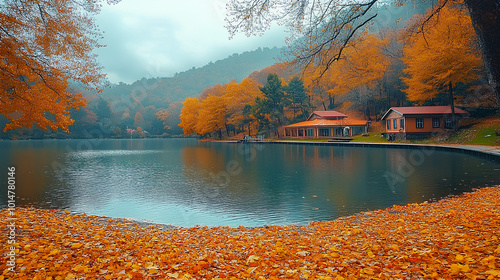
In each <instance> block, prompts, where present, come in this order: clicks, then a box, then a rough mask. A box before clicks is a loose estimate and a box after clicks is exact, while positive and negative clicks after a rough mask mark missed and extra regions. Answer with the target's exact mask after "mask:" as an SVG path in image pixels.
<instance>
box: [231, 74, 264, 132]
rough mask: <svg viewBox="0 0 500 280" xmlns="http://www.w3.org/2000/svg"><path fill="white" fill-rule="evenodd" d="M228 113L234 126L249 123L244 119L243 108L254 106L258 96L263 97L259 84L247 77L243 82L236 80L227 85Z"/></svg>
mask: <svg viewBox="0 0 500 280" xmlns="http://www.w3.org/2000/svg"><path fill="white" fill-rule="evenodd" d="M225 92H226V94H225V95H224V98H225V99H226V114H227V122H228V124H230V125H232V126H233V127H237V126H243V125H246V124H248V123H247V122H246V121H244V119H245V116H244V114H243V109H244V107H245V106H247V105H248V106H253V105H254V104H255V99H256V98H257V97H262V92H261V91H260V89H259V84H257V82H255V81H254V80H252V79H249V78H246V79H244V80H243V81H241V83H239V84H238V83H236V82H234V81H232V82H230V83H229V84H227V85H226V90H225Z"/></svg>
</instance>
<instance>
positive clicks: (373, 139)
mask: <svg viewBox="0 0 500 280" xmlns="http://www.w3.org/2000/svg"><path fill="white" fill-rule="evenodd" d="M351 142H370V143H387V142H389V140H387V138H384V137H382V135H381V134H380V133H373V132H372V133H369V134H368V136H361V135H360V136H354V138H353V140H352V141H351Z"/></svg>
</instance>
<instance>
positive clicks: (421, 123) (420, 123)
mask: <svg viewBox="0 0 500 280" xmlns="http://www.w3.org/2000/svg"><path fill="white" fill-rule="evenodd" d="M416 125H417V128H424V119H422V118H418V119H416Z"/></svg>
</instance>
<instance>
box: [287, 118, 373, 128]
mask: <svg viewBox="0 0 500 280" xmlns="http://www.w3.org/2000/svg"><path fill="white" fill-rule="evenodd" d="M368 122H369V121H363V120H327V119H315V120H312V121H304V122H299V123H294V124H291V125H287V126H285V127H308V126H348V125H351V126H352V125H366V124H367V123H368Z"/></svg>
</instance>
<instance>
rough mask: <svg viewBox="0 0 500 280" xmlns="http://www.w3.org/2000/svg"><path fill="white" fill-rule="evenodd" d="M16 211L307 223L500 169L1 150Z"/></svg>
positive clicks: (269, 151)
mask: <svg viewBox="0 0 500 280" xmlns="http://www.w3.org/2000/svg"><path fill="white" fill-rule="evenodd" d="M0 155H1V158H0V167H1V170H2V173H3V174H0V180H1V182H0V185H1V186H2V188H1V189H2V192H1V194H0V207H1V208H5V207H7V203H6V201H7V197H6V193H7V191H6V190H7V172H8V171H7V167H9V166H15V168H16V184H17V189H16V195H17V199H16V203H17V205H18V206H34V207H38V208H53V209H65V210H70V211H75V212H85V213H87V214H89V215H90V214H94V215H105V216H110V217H121V218H133V219H138V220H143V219H145V220H148V221H153V222H156V223H166V224H173V225H177V226H193V225H208V226H214V225H229V226H239V225H243V226H260V225H266V224H278V225H282V224H305V223H308V222H310V221H323V220H332V219H335V218H337V217H340V216H346V215H351V214H354V213H358V212H362V211H367V210H375V209H380V208H386V207H390V206H392V205H394V204H399V205H401V204H407V203H414V202H423V201H426V200H430V199H439V198H441V197H444V196H447V195H451V194H459V193H462V192H466V191H471V190H472V189H473V188H478V187H484V186H488V185H494V184H500V178H499V176H498V174H499V173H500V172H499V171H500V164H498V163H495V162H492V161H489V160H487V159H484V158H481V157H477V156H472V155H465V154H460V153H454V152H446V151H434V150H413V149H398V148H369V147H335V146H311V145H289V144H231V143H209V142H200V141H198V140H196V139H127V140H124V139H123V140H114V139H113V140H111V139H109V140H103V139H93V140H92V139H89V140H41V141H0Z"/></svg>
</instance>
